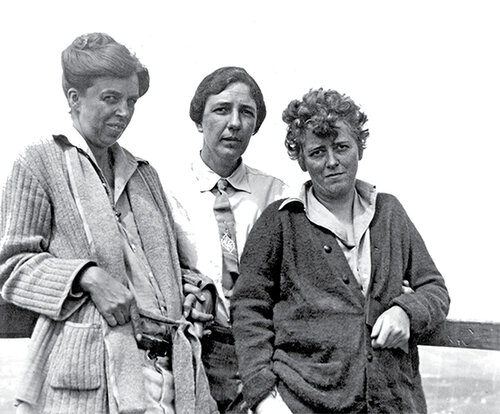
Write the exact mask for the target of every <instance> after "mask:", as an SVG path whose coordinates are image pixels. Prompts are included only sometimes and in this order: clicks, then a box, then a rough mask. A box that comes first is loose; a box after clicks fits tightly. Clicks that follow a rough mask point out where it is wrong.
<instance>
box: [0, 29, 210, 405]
mask: <svg viewBox="0 0 500 414" xmlns="http://www.w3.org/2000/svg"><path fill="white" fill-rule="evenodd" d="M62 66H63V89H64V91H65V94H66V98H67V100H68V103H69V106H70V109H71V111H70V113H71V119H72V125H69V126H68V128H66V129H65V130H64V131H60V132H63V134H59V135H54V136H53V137H51V138H48V139H46V140H44V141H42V142H40V143H37V144H34V145H32V146H30V147H29V148H28V149H27V150H26V151H25V152H24V153H23V154H22V155H21V156H20V157H19V158H18V160H17V161H16V162H15V164H14V167H13V170H12V174H11V175H10V177H9V179H8V181H7V183H6V186H5V188H4V193H3V199H2V210H1V213H2V214H1V223H0V225H1V237H2V239H1V244H0V281H1V282H2V283H3V282H5V283H4V285H3V290H2V295H3V297H4V299H5V300H7V301H9V302H11V303H13V304H15V305H17V306H19V307H22V308H25V309H28V310H30V311H33V312H35V313H37V314H39V317H38V320H37V324H36V326H35V329H34V332H33V334H32V338H31V350H30V354H29V356H28V359H27V364H26V367H25V369H24V371H23V374H22V380H21V386H20V389H19V392H18V394H17V400H18V412H21V413H61V414H67V413H82V414H83V413H144V412H158V410H160V412H166V413H173V412H178V413H193V414H194V413H210V412H215V411H216V408H215V403H214V401H213V400H212V398H211V397H210V393H209V388H208V382H207V379H206V376H205V373H204V371H203V366H202V364H201V359H200V358H201V354H200V352H201V350H200V344H199V341H198V339H197V338H196V337H195V336H194V335H193V333H192V325H191V324H190V323H188V322H186V320H185V319H184V318H183V317H182V300H183V295H182V292H181V285H182V282H181V271H180V268H179V263H178V258H177V251H176V241H175V239H174V238H173V234H174V232H173V228H172V222H171V216H170V211H169V209H168V207H167V203H166V200H165V198H164V194H163V190H162V187H161V184H160V182H159V180H158V176H157V174H156V171H155V170H154V169H153V168H152V167H151V166H150V165H149V164H148V163H147V162H146V161H144V160H141V159H139V158H136V157H134V156H133V155H132V154H130V153H129V152H128V151H126V150H125V149H123V148H122V147H120V146H119V145H118V143H117V141H118V139H119V138H120V136H121V135H122V133H123V132H124V131H125V129H126V128H127V126H128V124H129V122H130V120H131V118H132V115H133V113H134V107H135V103H136V101H137V100H138V99H139V97H141V96H142V95H144V93H146V91H147V90H148V87H149V75H148V71H147V70H146V68H145V67H144V66H143V65H142V64H141V63H140V62H139V60H138V59H137V58H136V57H135V56H133V55H132V54H131V53H130V52H129V50H128V49H127V48H126V47H125V46H123V45H121V44H119V43H117V42H116V41H115V40H113V39H112V38H111V37H110V36H108V35H106V34H103V33H92V34H88V35H82V36H80V37H78V38H77V39H75V41H74V42H73V43H72V44H71V45H70V46H69V47H68V48H67V49H66V50H65V51H63V54H62Z"/></svg>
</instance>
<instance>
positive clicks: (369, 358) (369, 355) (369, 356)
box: [366, 352, 373, 362]
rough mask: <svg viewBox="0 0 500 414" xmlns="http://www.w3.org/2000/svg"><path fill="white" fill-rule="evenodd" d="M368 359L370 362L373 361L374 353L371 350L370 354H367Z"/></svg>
mask: <svg viewBox="0 0 500 414" xmlns="http://www.w3.org/2000/svg"><path fill="white" fill-rule="evenodd" d="M366 359H367V360H368V362H372V361H373V355H372V353H371V352H368V355H367V356H366Z"/></svg>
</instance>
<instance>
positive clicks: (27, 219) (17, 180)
mask: <svg viewBox="0 0 500 414" xmlns="http://www.w3.org/2000/svg"><path fill="white" fill-rule="evenodd" d="M52 214H53V211H52V207H51V203H50V198H49V196H48V194H47V192H46V191H45V190H44V188H43V186H42V185H41V184H40V182H39V180H38V179H37V178H36V177H35V176H34V175H33V173H32V172H31V170H30V169H29V168H28V167H27V166H26V165H25V162H23V159H22V158H20V159H19V160H17V161H16V162H15V164H14V167H13V169H12V173H11V175H10V176H9V178H8V179H7V182H6V183H5V186H4V189H3V195H2V204H1V217H0V231H1V241H0V286H1V285H3V289H2V296H3V298H4V299H5V300H6V301H8V302H11V303H13V304H15V305H17V306H20V307H23V308H26V309H29V310H31V311H34V312H36V313H39V314H44V315H46V316H48V317H49V318H52V319H55V320H62V319H66V318H67V317H69V316H70V315H71V314H72V313H73V312H75V311H76V310H77V309H78V308H79V307H80V306H81V305H82V304H83V302H84V301H85V300H86V298H87V296H86V295H84V296H78V295H77V296H75V295H72V294H71V288H72V285H73V280H74V279H75V277H76V276H77V275H78V273H79V272H80V271H81V270H82V269H83V268H84V267H85V266H86V265H88V264H90V263H93V262H91V261H89V260H87V259H82V260H79V259H65V258H57V257H54V256H53V255H52V254H50V253H49V245H50V239H51V232H52V226H53V221H52Z"/></svg>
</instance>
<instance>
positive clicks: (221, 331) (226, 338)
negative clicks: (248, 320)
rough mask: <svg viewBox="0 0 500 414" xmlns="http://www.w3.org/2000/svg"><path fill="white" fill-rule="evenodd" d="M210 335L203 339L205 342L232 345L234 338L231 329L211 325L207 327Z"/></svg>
mask: <svg viewBox="0 0 500 414" xmlns="http://www.w3.org/2000/svg"><path fill="white" fill-rule="evenodd" d="M209 329H210V331H211V333H210V335H207V336H206V337H203V339H206V340H207V341H214V342H222V343H223V344H229V345H234V336H233V333H232V331H231V328H226V327H225V326H220V325H211V326H210V327H209Z"/></svg>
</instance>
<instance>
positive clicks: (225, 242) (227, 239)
mask: <svg viewBox="0 0 500 414" xmlns="http://www.w3.org/2000/svg"><path fill="white" fill-rule="evenodd" d="M220 244H221V246H222V247H223V248H224V249H226V251H227V252H229V253H232V252H233V251H234V249H235V248H236V244H235V243H234V241H233V239H231V236H230V235H229V233H228V232H225V233H224V234H223V235H222V237H221V239H220Z"/></svg>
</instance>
